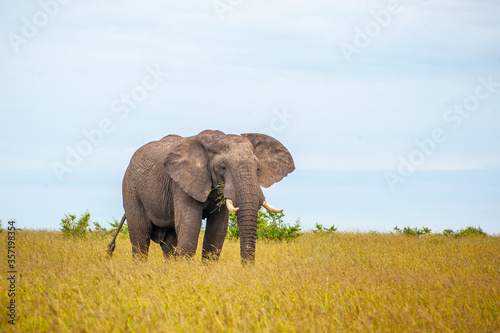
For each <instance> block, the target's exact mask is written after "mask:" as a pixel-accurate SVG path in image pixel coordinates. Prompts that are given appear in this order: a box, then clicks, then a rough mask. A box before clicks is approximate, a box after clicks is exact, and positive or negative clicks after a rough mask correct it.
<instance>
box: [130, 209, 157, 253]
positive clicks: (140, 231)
mask: <svg viewBox="0 0 500 333" xmlns="http://www.w3.org/2000/svg"><path fill="white" fill-rule="evenodd" d="M125 213H126V216H127V224H128V231H129V236H130V242H131V243H132V254H133V256H134V258H139V259H146V258H147V257H148V252H149V244H150V242H151V232H152V229H153V225H152V224H151V221H149V219H148V218H147V216H146V213H145V212H144V208H143V207H142V204H141V203H140V202H138V200H137V202H135V203H134V204H133V205H130V206H129V207H127V206H126V207H125Z"/></svg>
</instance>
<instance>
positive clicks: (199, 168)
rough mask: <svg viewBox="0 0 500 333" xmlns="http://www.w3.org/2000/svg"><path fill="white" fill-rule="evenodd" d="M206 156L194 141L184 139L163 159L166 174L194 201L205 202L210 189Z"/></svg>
mask: <svg viewBox="0 0 500 333" xmlns="http://www.w3.org/2000/svg"><path fill="white" fill-rule="evenodd" d="M207 161H208V156H207V152H206V151H205V148H203V146H202V145H201V143H200V142H199V141H198V140H196V139H191V138H189V139H186V140H183V141H182V142H181V143H179V144H178V145H177V146H176V147H175V148H174V149H173V150H172V151H171V152H170V153H169V154H168V155H167V158H166V159H165V162H164V163H163V165H164V166H165V168H166V169H167V172H168V174H169V175H170V177H172V179H173V180H174V181H175V182H176V183H177V184H179V186H180V187H181V188H182V189H183V190H184V191H185V192H186V193H187V194H189V195H190V196H191V197H193V198H194V199H195V200H197V201H200V202H204V201H206V200H207V198H208V195H209V194H210V190H211V188H212V180H211V178H210V175H209V173H208V167H207Z"/></svg>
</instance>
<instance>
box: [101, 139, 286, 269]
mask: <svg viewBox="0 0 500 333" xmlns="http://www.w3.org/2000/svg"><path fill="white" fill-rule="evenodd" d="M293 170H295V164H294V161H293V158H292V155H291V154H290V152H289V151H288V150H287V148H286V147H285V146H284V145H283V144H281V143H280V142H279V141H278V140H276V139H274V138H273V137H271V136H268V135H265V134H257V133H247V134H241V135H234V134H225V133H223V132H221V131H213V130H206V131H203V132H201V133H200V134H198V135H194V136H191V137H181V136H178V135H168V136H166V137H164V138H163V139H161V140H159V141H153V142H150V143H148V144H146V145H144V146H142V147H141V148H139V149H138V150H137V151H136V152H135V153H134V155H133V156H132V158H131V160H130V164H129V166H128V168H127V170H126V172H125V176H124V178H123V184H122V192H123V207H124V209H125V214H124V216H123V218H122V220H121V223H120V226H119V228H118V230H117V231H116V233H115V235H114V237H113V240H112V241H111V243H110V244H109V245H108V254H109V255H112V253H113V251H114V249H115V241H116V237H117V235H118V233H119V231H120V228H121V227H122V225H123V223H124V222H125V220H127V221H128V222H127V223H128V230H129V236H130V242H131V244H132V254H133V257H135V258H137V257H139V258H147V256H148V251H149V245H150V241H151V240H152V241H153V242H155V243H158V244H160V246H161V249H162V251H163V254H164V256H165V257H166V258H169V257H172V256H174V257H187V258H189V257H193V256H194V255H195V253H196V249H197V244H198V236H199V235H200V230H201V224H202V220H203V219H206V227H205V236H204V239H203V250H202V259H203V260H218V259H219V256H220V253H221V250H222V246H223V244H224V240H225V238H226V233H227V230H228V223H229V212H230V211H232V212H236V216H237V221H238V225H239V228H240V256H241V260H242V262H243V263H253V262H254V260H255V245H256V237H257V216H258V211H259V209H260V208H261V206H264V207H265V208H266V209H268V210H270V211H273V212H281V211H282V210H278V209H276V208H274V207H273V206H272V205H270V204H268V203H267V202H266V200H265V197H264V194H263V192H262V188H261V187H265V188H267V187H269V186H271V185H272V184H274V183H276V182H278V181H280V180H282V179H283V178H284V177H285V176H287V175H288V174H289V173H291V172H292V171H293Z"/></svg>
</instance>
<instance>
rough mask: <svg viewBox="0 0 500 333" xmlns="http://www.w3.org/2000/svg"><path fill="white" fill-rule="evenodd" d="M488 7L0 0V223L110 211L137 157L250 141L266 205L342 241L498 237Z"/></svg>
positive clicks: (497, 97)
mask: <svg viewBox="0 0 500 333" xmlns="http://www.w3.org/2000/svg"><path fill="white" fill-rule="evenodd" d="M498 13H500V3H499V2H498V1H488V0H483V1H472V0H470V1H466V0H461V1H447V0H437V1H423V0H407V1H394V0H391V1H350V2H347V3H346V2H345V1H320V0H312V1H301V0H291V1H287V2H286V3H285V2H284V1H261V0H252V1H248V0H240V1H228V0H216V1H213V0H197V1H182V2H173V1H106V2H102V1H78V0H73V1H60V2H59V1H57V0H42V1H23V2H19V1H13V0H10V1H2V2H1V3H0V36H1V37H2V38H1V39H0V57H1V59H2V61H1V62H0V73H1V74H0V100H1V101H2V106H1V109H0V110H1V113H0V117H1V118H0V119H1V120H0V126H1V131H0V156H1V160H0V170H1V172H0V218H1V219H3V221H4V226H5V223H6V221H7V220H9V219H12V218H14V219H16V220H17V223H18V226H19V227H27V228H47V229H57V228H59V224H60V219H61V218H62V217H63V216H64V214H66V213H73V214H78V215H79V214H82V213H84V212H85V211H86V210H89V211H90V213H91V215H92V219H93V220H95V221H98V222H99V223H101V225H106V223H105V222H106V221H111V220H112V218H113V217H115V218H118V219H119V218H120V217H121V216H122V214H123V207H122V201H121V200H122V199H121V181H122V178H123V174H124V172H125V169H126V168H127V165H128V162H129V160H130V157H131V156H132V154H133V153H134V151H135V150H137V149H138V148H139V147H140V146H142V145H144V144H145V143H147V142H150V141H154V140H158V139H160V138H162V137H163V136H165V135H167V134H179V135H183V136H190V135H194V134H197V133H199V132H201V131H202V130H204V129H219V130H222V131H224V132H226V133H235V134H239V133H250V132H261V133H266V134H272V135H273V136H274V137H276V138H277V139H279V140H280V141H281V142H282V143H284V144H285V145H286V146H287V147H288V148H289V150H290V151H291V153H292V155H293V156H294V159H295V162H296V167H297V169H296V171H295V172H293V173H292V174H290V175H289V176H288V177H286V178H285V179H284V180H283V181H281V182H280V183H277V184H275V185H274V186H273V187H271V188H269V189H265V190H264V193H265V195H266V197H267V199H268V201H269V202H271V203H272V204H273V205H275V206H278V207H280V208H284V209H285V214H286V221H287V222H288V223H294V222H295V220H296V219H297V218H300V220H301V223H302V225H303V227H304V228H305V229H307V228H312V227H314V224H315V223H321V224H323V225H325V226H330V225H332V224H335V225H336V226H338V227H339V229H340V230H365V231H368V230H378V231H390V230H392V228H394V226H396V225H397V226H400V227H402V226H412V227H421V226H426V227H430V228H431V229H432V230H433V231H436V232H438V231H442V230H443V229H446V228H452V229H460V228H464V227H466V226H470V225H472V226H481V227H482V228H483V230H485V231H486V232H489V233H496V234H498V233H500V145H499V143H500V131H499V129H500V113H499V111H500V110H499V107H500V20H498Z"/></svg>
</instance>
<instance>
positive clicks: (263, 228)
mask: <svg viewBox="0 0 500 333" xmlns="http://www.w3.org/2000/svg"><path fill="white" fill-rule="evenodd" d="M284 216H285V215H284V214H283V213H278V214H276V213H272V212H269V211H267V210H266V209H264V208H262V209H261V210H259V213H258V218H257V239H260V240H264V239H267V240H275V241H290V240H293V239H295V238H298V237H300V236H301V235H303V232H301V231H302V227H301V225H300V219H297V221H296V222H295V224H294V225H289V224H287V223H285V222H284V221H283V218H284ZM107 223H108V224H109V225H110V227H111V228H110V229H109V230H108V229H106V228H104V227H102V226H101V225H100V224H99V223H98V222H92V221H90V213H89V211H86V212H85V213H84V214H82V215H81V216H80V218H79V219H77V217H76V215H74V214H66V215H65V216H64V218H63V219H61V228H60V230H61V231H62V232H63V234H64V235H66V236H72V237H83V236H85V235H86V234H87V233H91V232H94V233H96V232H97V233H101V234H114V233H115V232H116V229H117V228H118V227H119V226H120V221H118V220H117V219H116V218H114V217H113V222H107ZM91 224H92V225H93V228H92V227H91ZM1 228H2V220H0V230H1ZM336 231H337V227H335V225H332V226H331V227H324V226H323V225H322V224H319V223H316V225H315V227H314V229H313V230H312V232H313V233H315V234H329V233H333V232H336ZM394 231H395V232H396V234H402V235H406V236H420V235H431V234H432V230H431V229H430V228H427V227H422V228H417V227H414V228H411V227H409V226H408V227H404V228H403V229H400V228H399V227H397V226H396V227H394ZM120 233H121V234H122V235H128V227H127V223H124V225H123V227H122V228H121V229H120ZM436 235H443V236H451V237H470V236H486V235H487V234H486V233H485V232H484V231H483V230H482V229H481V227H477V228H476V227H467V228H464V229H460V230H457V231H453V230H452V229H445V230H444V231H443V233H442V234H436ZM239 237H240V231H239V226H238V221H237V218H236V214H235V213H230V214H229V229H228V232H227V239H229V240H238V239H239Z"/></svg>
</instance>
